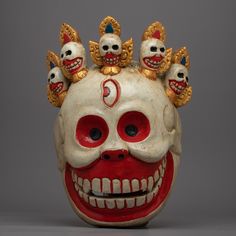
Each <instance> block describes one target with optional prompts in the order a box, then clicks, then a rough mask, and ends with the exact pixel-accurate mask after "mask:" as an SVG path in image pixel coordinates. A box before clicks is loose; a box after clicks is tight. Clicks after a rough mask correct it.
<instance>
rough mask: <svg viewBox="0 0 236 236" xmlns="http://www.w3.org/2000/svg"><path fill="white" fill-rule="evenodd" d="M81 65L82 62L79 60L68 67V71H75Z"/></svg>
mask: <svg viewBox="0 0 236 236" xmlns="http://www.w3.org/2000/svg"><path fill="white" fill-rule="evenodd" d="M80 65H81V60H80V59H79V58H78V59H77V60H76V61H75V62H74V63H71V64H69V65H66V69H67V70H73V69H75V68H76V67H78V66H80Z"/></svg>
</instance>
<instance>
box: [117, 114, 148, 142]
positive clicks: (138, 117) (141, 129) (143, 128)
mask: <svg viewBox="0 0 236 236" xmlns="http://www.w3.org/2000/svg"><path fill="white" fill-rule="evenodd" d="M129 125H133V126H135V127H136V128H137V134H136V135H135V136H129V135H128V134H127V133H126V127H127V126H129ZM117 131H118V133H119V135H120V137H121V138H122V139H123V140H125V141H126V142H140V141H142V140H144V139H145V138H146V137H147V136H148V135H149V133H150V123H149V120H148V118H147V117H146V116H145V115H144V114H143V113H141V112H138V111H130V112H127V113H125V114H123V115H122V116H121V118H120V120H119V122H118V125H117Z"/></svg>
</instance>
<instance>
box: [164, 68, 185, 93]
mask: <svg viewBox="0 0 236 236" xmlns="http://www.w3.org/2000/svg"><path fill="white" fill-rule="evenodd" d="M187 86H188V70H187V68H186V67H185V66H183V65H181V64H172V65H171V67H170V70H169V71H168V72H167V74H166V77H165V87H166V88H168V89H171V90H172V91H173V92H174V93H175V94H176V95H180V94H181V93H182V92H183V91H184V89H185V88H186V87H187Z"/></svg>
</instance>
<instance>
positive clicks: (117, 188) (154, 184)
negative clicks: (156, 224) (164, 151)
mask: <svg viewBox="0 0 236 236" xmlns="http://www.w3.org/2000/svg"><path fill="white" fill-rule="evenodd" d="M165 167H166V159H165V158H164V159H163V161H162V164H161V165H160V166H159V169H158V170H156V172H155V174H154V176H149V177H148V178H143V179H141V180H138V179H132V180H128V179H122V180H119V179H112V180H111V179H109V178H102V179H100V178H93V179H92V181H89V180H88V179H82V178H81V177H78V176H77V175H76V173H75V172H74V171H72V179H73V182H74V186H75V189H76V191H77V192H78V194H79V196H80V197H81V198H83V199H84V200H85V201H86V202H88V203H90V205H92V206H94V207H99V208H104V207H107V208H110V209H112V208H115V206H116V207H117V208H123V207H125V206H124V204H125V203H124V202H126V206H127V207H128V208H131V207H134V206H135V203H136V206H141V205H143V204H144V203H145V202H147V203H148V202H150V201H151V200H152V199H153V197H154V196H155V195H156V194H157V192H158V190H159V187H160V185H161V183H162V177H163V176H164V173H165ZM140 190H141V191H143V192H144V194H142V195H140V196H136V197H125V198H121V197H117V198H107V196H108V194H110V193H113V194H120V193H132V192H138V191H140ZM90 191H92V193H93V195H91V194H89V192H90ZM117 196H118V195H117ZM120 196H122V195H120ZM115 203H116V204H115ZM122 206H123V207H122Z"/></svg>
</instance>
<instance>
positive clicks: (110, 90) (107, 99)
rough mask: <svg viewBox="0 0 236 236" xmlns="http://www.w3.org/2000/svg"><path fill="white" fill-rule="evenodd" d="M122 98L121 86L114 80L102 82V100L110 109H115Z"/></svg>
mask: <svg viewBox="0 0 236 236" xmlns="http://www.w3.org/2000/svg"><path fill="white" fill-rule="evenodd" d="M119 98H120V85H119V83H118V81H116V80H114V79H107V80H105V81H104V82H102V99H103V102H104V103H105V104H106V105H107V106H108V107H113V106H114V105H115V104H116V103H117V102H118V100H119Z"/></svg>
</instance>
